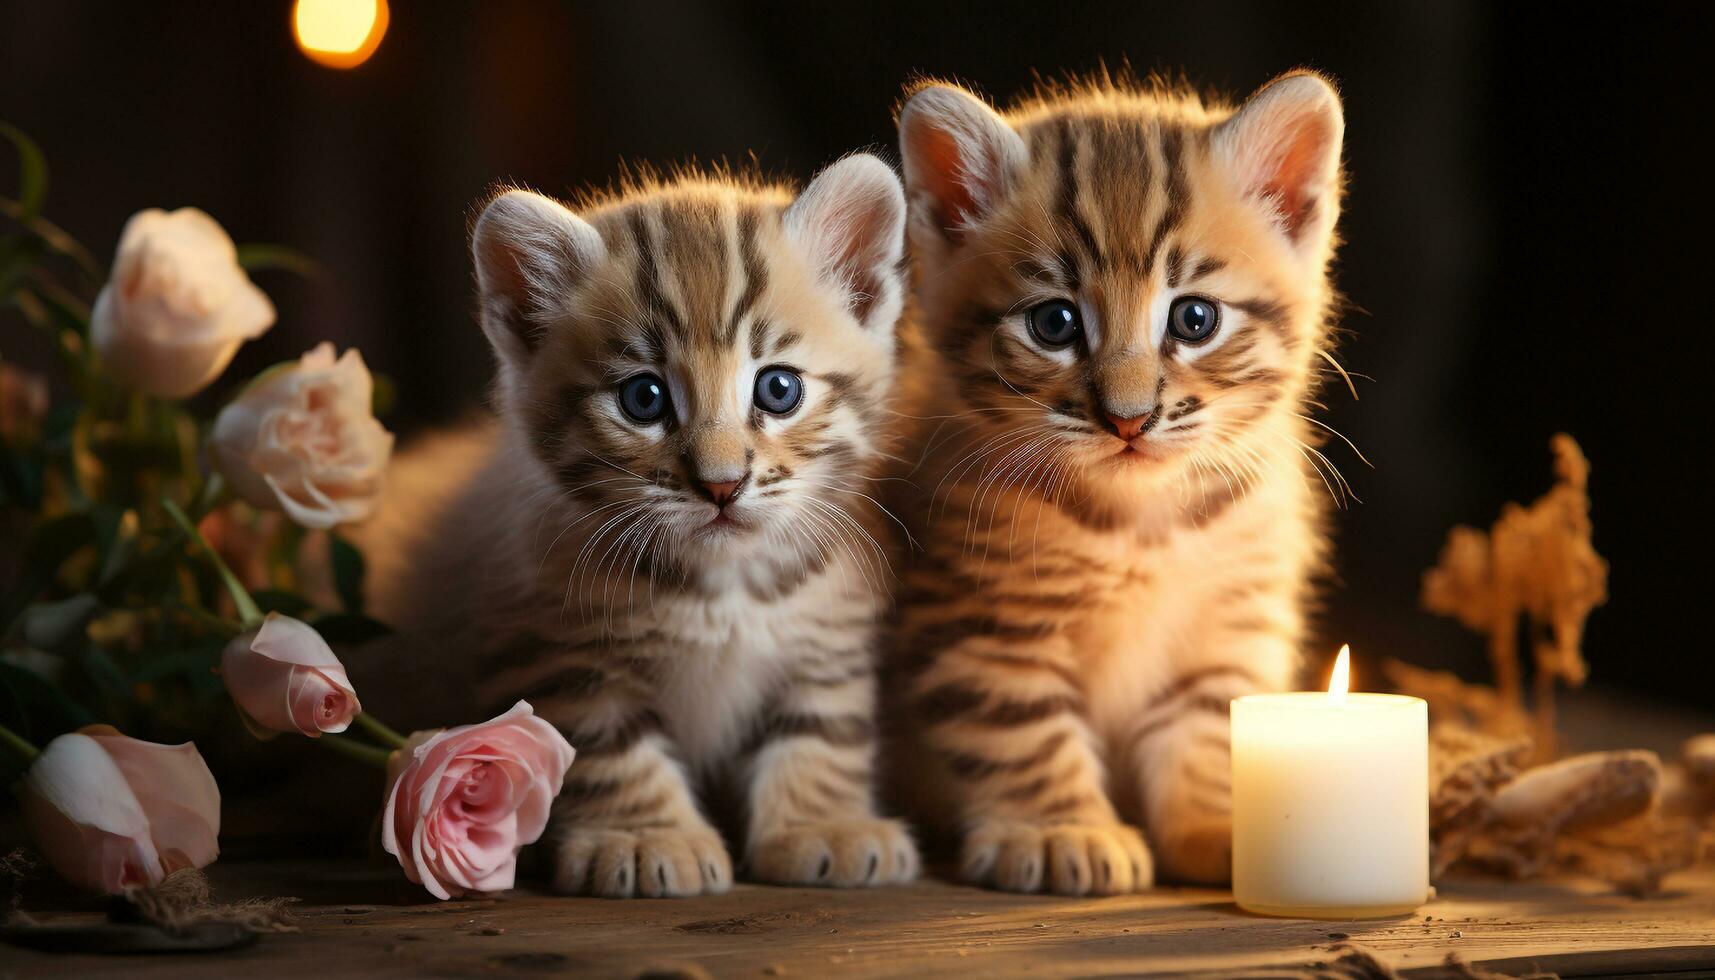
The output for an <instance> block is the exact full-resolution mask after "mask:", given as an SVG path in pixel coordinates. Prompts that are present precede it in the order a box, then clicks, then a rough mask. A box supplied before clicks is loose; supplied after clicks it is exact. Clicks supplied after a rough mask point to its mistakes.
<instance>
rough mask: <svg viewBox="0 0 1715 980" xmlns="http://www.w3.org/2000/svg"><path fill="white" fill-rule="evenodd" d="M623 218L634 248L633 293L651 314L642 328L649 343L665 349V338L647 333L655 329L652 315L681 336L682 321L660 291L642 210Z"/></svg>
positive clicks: (683, 323)
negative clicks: (635, 290)
mask: <svg viewBox="0 0 1715 980" xmlns="http://www.w3.org/2000/svg"><path fill="white" fill-rule="evenodd" d="M625 220H626V226H627V227H628V228H629V229H630V230H631V237H632V239H633V242H634V245H635V247H636V249H637V295H638V296H639V297H640V298H641V299H642V300H643V308H644V310H646V311H647V312H648V313H649V315H650V317H651V320H650V322H649V323H647V324H646V325H645V327H644V330H645V332H646V333H649V339H650V342H651V343H654V344H655V346H657V347H658V348H661V349H665V347H666V346H667V345H666V343H665V338H663V337H660V336H659V335H658V332H650V331H652V330H656V329H657V328H658V324H656V323H655V322H654V319H653V318H654V317H660V318H662V319H663V320H665V321H666V323H667V329H668V330H669V331H670V332H672V333H673V335H674V336H678V337H683V336H684V335H685V322H684V320H683V319H681V318H680V316H679V311H678V310H676V309H674V308H673V304H671V303H669V302H668V301H667V296H666V294H665V293H663V292H662V291H661V270H660V268H659V267H658V266H657V265H656V263H655V241H654V237H653V236H652V235H650V234H649V222H647V221H645V220H644V218H643V210H642V209H641V208H633V209H632V211H631V213H630V214H628V215H626V219H625Z"/></svg>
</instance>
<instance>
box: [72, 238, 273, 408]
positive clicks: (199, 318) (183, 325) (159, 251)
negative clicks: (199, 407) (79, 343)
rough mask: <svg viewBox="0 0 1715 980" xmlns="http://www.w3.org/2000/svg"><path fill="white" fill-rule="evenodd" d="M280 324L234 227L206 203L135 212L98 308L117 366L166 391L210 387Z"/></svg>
mask: <svg viewBox="0 0 1715 980" xmlns="http://www.w3.org/2000/svg"><path fill="white" fill-rule="evenodd" d="M273 325H274V304H273V303H270V302H269V301H268V297H267V296H266V295H264V294H263V292H262V290H260V289H257V288H256V285H255V283H252V282H251V281H250V277H249V276H248V275H246V274H245V272H244V270H243V269H242V268H241V267H240V266H239V265H238V250H237V249H236V248H235V247H233V244H232V239H231V238H230V237H228V236H227V234H226V229H224V228H222V227H221V226H220V225H219V224H218V223H217V222H216V221H215V220H214V219H213V218H211V217H209V216H208V215H206V214H204V213H203V212H201V211H198V210H197V209H196V208H180V209H179V210H177V211H172V212H167V211H162V210H160V209H158V208H150V209H149V210H147V211H139V212H137V213H136V214H134V215H132V216H131V220H130V221H127V222H126V223H125V230H124V231H123V232H121V233H120V235H119V253H118V255H117V256H115V257H114V260H113V278H112V280H111V281H110V282H108V283H107V285H105V286H103V287H102V288H101V294H100V295H98V296H97V297H96V298H95V308H94V309H93V310H92V311H91V312H90V315H89V335H90V340H91V341H92V342H93V343H94V345H95V350H96V352H97V353H99V354H100V355H101V362H102V366H103V367H105V368H106V370H107V373H108V374H110V375H112V376H113V378H114V379H115V380H117V381H118V382H119V383H120V384H122V385H125V386H126V387H127V388H134V389H136V390H137V391H141V392H145V393H147V394H151V395H159V396H161V397H163V398H187V397H189V396H191V395H194V394H196V393H197V392H199V391H201V390H202V389H203V388H204V387H205V386H207V385H208V383H209V382H210V381H213V380H214V379H215V378H217V377H219V376H220V372H222V371H224V370H226V366H227V364H229V363H231V362H232V355H233V354H235V353H237V351H238V348H239V346H240V345H241V344H243V343H244V342H245V341H247V340H254V339H256V338H257V337H259V336H261V335H262V333H263V331H265V330H267V329H268V328H269V327H271V326H273Z"/></svg>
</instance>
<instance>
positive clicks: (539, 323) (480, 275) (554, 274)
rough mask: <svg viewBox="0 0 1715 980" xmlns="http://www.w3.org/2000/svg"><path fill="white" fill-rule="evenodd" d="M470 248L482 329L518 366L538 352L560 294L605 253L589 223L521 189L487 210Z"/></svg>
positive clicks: (546, 199)
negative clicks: (480, 301) (479, 298)
mask: <svg viewBox="0 0 1715 980" xmlns="http://www.w3.org/2000/svg"><path fill="white" fill-rule="evenodd" d="M470 250H471V257H472V258H473V260H474V261H475V263H476V283H477V289H478V290H479V291H480V293H481V294H482V330H483V332H484V333H486V334H487V335H488V340H489V343H491V344H493V345H494V349H495V350H496V351H497V352H499V354H500V355H501V357H502V358H503V359H505V360H506V361H507V362H508V363H510V364H514V365H516V364H518V363H520V362H521V361H522V360H524V359H525V358H528V357H529V356H530V354H531V353H533V352H534V351H535V349H536V346H537V345H538V344H539V343H540V342H541V331H542V329H543V327H544V326H545V324H546V321H547V320H548V319H549V318H551V317H552V315H553V313H554V312H555V311H556V309H557V307H558V304H559V303H560V302H561V301H562V300H563V297H564V296H565V295H566V293H567V292H569V291H570V290H571V289H572V287H573V286H574V285H575V284H576V283H577V282H578V280H579V279H580V278H582V277H583V276H585V275H587V274H588V273H589V271H590V270H591V269H593V268H594V267H595V266H596V264H597V263H599V262H601V260H602V258H603V257H604V256H605V255H606V254H607V246H605V245H604V244H602V240H601V235H600V234H599V233H597V231H596V230H595V229H594V228H592V227H590V225H589V222H587V221H585V220H584V219H582V218H580V217H578V216H577V215H575V214H573V213H572V212H571V211H569V210H567V209H566V208H565V206H564V205H561V204H559V203H558V202H556V201H551V200H549V199H548V198H546V197H543V196H542V195H540V194H535V193H532V192H530V191H518V190H513V191H507V192H506V193H504V194H502V195H500V196H499V197H497V198H495V199H494V200H493V201H491V202H489V205H488V207H487V208H484V209H483V212H482V216H481V217H479V218H477V220H476V230H475V231H474V232H472V234H471V245H470Z"/></svg>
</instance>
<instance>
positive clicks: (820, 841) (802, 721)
mask: <svg viewBox="0 0 1715 980" xmlns="http://www.w3.org/2000/svg"><path fill="white" fill-rule="evenodd" d="M874 715H875V676H874V672H873V670H872V668H871V666H870V664H869V655H868V653H867V652H866V651H862V650H852V651H850V652H848V653H846V654H844V655H842V656H836V657H822V658H818V659H817V661H816V662H814V663H809V664H805V665H802V666H800V667H799V668H798V669H795V670H794V671H793V672H792V673H791V674H790V675H789V677H788V679H787V682H786V684H785V686H784V687H783V688H782V690H781V691H780V692H779V693H778V694H777V695H776V696H775V697H774V698H772V699H771V700H770V701H769V702H768V704H767V706H766V707H765V708H764V710H763V713H762V715H761V716H760V718H759V720H758V726H757V729H756V734H755V735H754V736H753V737H752V738H751V740H750V742H749V743H748V744H747V745H746V746H745V749H744V753H743V754H744V759H745V770H744V774H743V775H744V778H745V779H746V781H747V783H746V798H747V802H748V815H749V833H748V838H749V843H748V846H747V848H746V856H747V860H748V864H749V867H750V870H751V873H752V874H754V875H755V876H756V877H757V878H759V879H761V880H763V881H771V882H776V883H779V884H791V885H834V886H843V887H851V886H858V885H883V884H895V883H900V882H907V881H910V880H911V879H913V878H915V877H916V875H917V867H918V857H917V846H916V845H915V844H914V843H912V840H911V835H910V834H909V833H908V832H907V831H906V829H905V827H904V825H903V824H901V823H900V822H899V821H897V820H887V819H882V818H880V817H878V816H876V813H875V803H874V791H873V787H872V783H873V770H874V761H875V722H874Z"/></svg>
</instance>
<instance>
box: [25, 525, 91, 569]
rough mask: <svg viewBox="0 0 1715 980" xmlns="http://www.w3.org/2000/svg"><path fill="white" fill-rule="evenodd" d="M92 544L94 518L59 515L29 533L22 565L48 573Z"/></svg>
mask: <svg viewBox="0 0 1715 980" xmlns="http://www.w3.org/2000/svg"><path fill="white" fill-rule="evenodd" d="M95 543H96V526H95V518H94V517H93V516H91V514H90V513H89V512H88V511H76V512H74V513H70V514H62V515H61V516H59V517H56V518H53V519H52V520H49V521H46V522H44V523H41V524H37V525H36V526H35V527H33V528H31V529H30V536H29V538H28V540H27V541H26V542H25V544H24V563H25V564H26V565H29V566H30V567H33V568H37V569H40V570H41V571H44V572H50V573H51V572H54V571H56V570H58V569H59V567H60V565H61V564H63V563H64V562H65V560H66V559H67V558H70V557H71V556H72V555H75V554H77V553H78V552H79V551H81V550H82V549H83V548H85V547H87V546H89V545H92V544H95Z"/></svg>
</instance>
